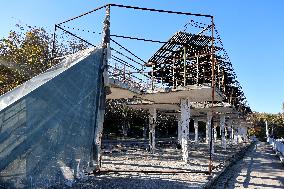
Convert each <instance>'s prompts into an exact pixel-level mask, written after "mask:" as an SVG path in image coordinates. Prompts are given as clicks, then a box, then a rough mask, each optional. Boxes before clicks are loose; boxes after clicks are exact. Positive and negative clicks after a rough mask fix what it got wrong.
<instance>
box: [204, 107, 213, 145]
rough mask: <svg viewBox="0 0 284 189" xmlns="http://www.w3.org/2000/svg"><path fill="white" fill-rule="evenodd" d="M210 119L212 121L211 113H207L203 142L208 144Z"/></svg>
mask: <svg viewBox="0 0 284 189" xmlns="http://www.w3.org/2000/svg"><path fill="white" fill-rule="evenodd" d="M211 119H212V113H211V112H208V113H207V122H206V136H205V142H206V143H207V144H208V143H209V135H210V133H211V131H210V129H211Z"/></svg>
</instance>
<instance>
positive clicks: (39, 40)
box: [0, 24, 86, 95]
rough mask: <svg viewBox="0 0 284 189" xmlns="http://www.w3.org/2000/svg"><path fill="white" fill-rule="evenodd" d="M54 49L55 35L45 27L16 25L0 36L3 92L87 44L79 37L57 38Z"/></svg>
mask: <svg viewBox="0 0 284 189" xmlns="http://www.w3.org/2000/svg"><path fill="white" fill-rule="evenodd" d="M55 44H56V47H57V48H56V50H55V51H53V52H52V50H53V49H52V48H53V35H52V34H50V33H48V32H47V31H46V30H45V29H44V28H41V27H31V26H21V25H18V24H17V25H16V30H15V31H10V33H9V34H8V36H7V37H6V38H3V39H0V74H1V77H0V95H1V94H4V93H6V92H7V91H9V90H11V89H13V88H15V87H16V86H18V85H20V84H22V83H24V82H25V81H27V80H29V79H30V78H32V77H34V76H36V75H38V74H39V73H42V72H44V71H45V70H47V69H48V68H50V67H52V66H53V65H54V64H56V63H58V60H54V59H52V56H54V57H58V56H64V55H66V54H69V53H74V52H77V51H78V50H81V49H83V48H86V45H85V44H84V43H82V42H80V41H79V40H78V39H74V38H69V39H67V40H65V41H64V40H62V38H61V39H56V40H55Z"/></svg>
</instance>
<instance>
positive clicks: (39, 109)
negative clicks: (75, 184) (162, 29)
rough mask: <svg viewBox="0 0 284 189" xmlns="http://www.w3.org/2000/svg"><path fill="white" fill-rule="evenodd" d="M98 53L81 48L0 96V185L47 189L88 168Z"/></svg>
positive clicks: (99, 87) (98, 88)
mask: <svg viewBox="0 0 284 189" xmlns="http://www.w3.org/2000/svg"><path fill="white" fill-rule="evenodd" d="M102 64H103V50H102V49H100V48H97V49H87V50H84V51H81V52H78V53H76V54H73V55H70V56H67V57H65V58H64V59H63V60H62V61H61V62H60V63H59V64H57V65H56V66H55V67H53V68H51V69H49V70H47V71H46V72H44V73H42V74H40V75H38V76H36V77H34V78H32V79H31V80H29V81H27V82H26V83H24V84H23V85H21V86H19V87H17V88H16V89H14V90H12V91H10V92H8V93H6V94H5V95H3V96H1V97H0V183H1V185H2V186H5V187H13V188H23V187H27V188H31V187H47V186H51V185H54V184H59V183H64V182H72V180H74V178H76V177H80V176H82V175H83V174H82V173H83V172H84V171H86V170H87V169H88V167H91V166H93V165H94V163H96V162H93V161H94V159H95V158H94V156H96V153H97V151H96V144H94V143H95V137H96V135H97V132H98V125H100V126H102V123H103V117H100V116H99V115H102V114H103V113H100V112H102V111H103V109H101V108H100V105H99V104H100V103H101V102H100V101H102V100H103V101H104V99H103V98H102V96H103V95H102V91H103V90H104V89H103V87H104V85H103V76H102V73H103V72H102V70H101V67H102Z"/></svg>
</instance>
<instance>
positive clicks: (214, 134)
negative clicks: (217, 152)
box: [213, 125, 217, 142]
mask: <svg viewBox="0 0 284 189" xmlns="http://www.w3.org/2000/svg"><path fill="white" fill-rule="evenodd" d="M213 137H214V138H213V139H214V142H217V126H216V125H215V126H214V127H213Z"/></svg>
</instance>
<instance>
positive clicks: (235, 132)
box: [234, 126, 239, 144]
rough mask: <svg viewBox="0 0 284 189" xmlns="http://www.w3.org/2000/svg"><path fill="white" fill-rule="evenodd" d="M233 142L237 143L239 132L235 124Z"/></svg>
mask: <svg viewBox="0 0 284 189" xmlns="http://www.w3.org/2000/svg"><path fill="white" fill-rule="evenodd" d="M234 144H239V133H238V127H237V126H234Z"/></svg>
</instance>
